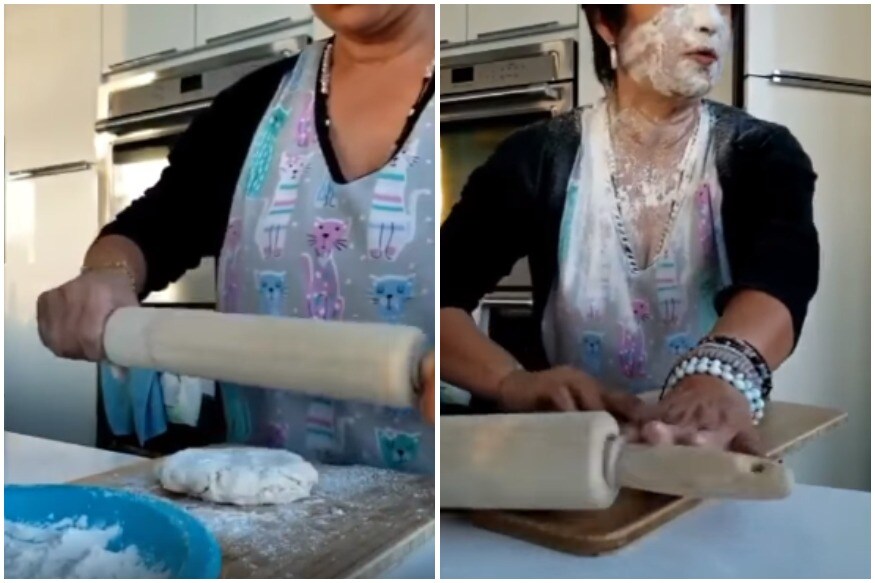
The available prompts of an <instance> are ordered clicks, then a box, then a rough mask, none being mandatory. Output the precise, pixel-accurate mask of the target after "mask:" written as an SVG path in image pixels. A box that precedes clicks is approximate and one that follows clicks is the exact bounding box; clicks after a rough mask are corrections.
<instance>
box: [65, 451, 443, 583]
mask: <svg viewBox="0 0 875 583" xmlns="http://www.w3.org/2000/svg"><path fill="white" fill-rule="evenodd" d="M155 464H156V461H155V460H149V461H145V462H143V463H136V464H133V465H131V466H127V467H123V468H120V469H117V470H114V471H112V472H107V473H104V474H98V475H95V476H89V477H87V478H84V479H81V480H77V481H76V482H75V483H79V484H90V485H99V486H107V487H113V488H121V489H125V490H129V491H132V492H138V493H142V494H151V495H154V496H159V497H161V498H165V499H167V500H170V501H172V502H174V503H175V504H178V505H179V506H181V507H182V508H184V509H185V510H187V511H188V512H190V513H191V514H193V515H194V516H196V517H197V518H199V519H200V520H201V521H203V523H204V524H205V525H206V526H207V528H209V529H210V530H211V531H212V532H213V534H214V535H215V536H216V538H217V539H218V541H219V544H220V545H221V547H222V577H223V578H233V579H241V578H246V579H248V578H258V579H290V578H300V579H321V578H335V577H343V578H353V577H356V578H372V577H376V576H377V575H380V574H381V573H383V572H385V571H386V570H388V569H390V568H392V567H393V566H395V565H396V564H398V563H399V562H400V561H401V560H402V559H404V557H406V556H407V555H408V554H410V552H412V551H413V550H415V549H416V548H417V547H419V546H421V545H422V544H423V543H425V542H426V541H428V540H429V538H431V537H432V536H433V535H434V511H435V510H434V509H435V497H434V480H433V479H432V478H431V477H424V476H413V475H409V474H401V473H398V472H391V471H387V470H379V469H375V468H365V467H359V466H346V467H341V466H319V465H316V468H317V469H318V470H319V483H318V484H317V486H316V487H315V488H314V489H313V494H312V495H311V496H310V497H309V498H306V499H304V500H299V501H297V502H293V503H292V504H284V505H279V506H262V507H250V508H244V507H236V506H224V505H218V504H212V503H209V502H201V501H197V500H193V499H190V498H187V497H184V496H178V495H175V494H172V493H169V492H165V491H164V490H163V489H162V488H161V487H160V486H159V485H158V482H157V480H156V479H155V474H154V472H155Z"/></svg>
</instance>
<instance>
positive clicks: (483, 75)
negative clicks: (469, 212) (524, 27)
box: [440, 40, 577, 291]
mask: <svg viewBox="0 0 875 583" xmlns="http://www.w3.org/2000/svg"><path fill="white" fill-rule="evenodd" d="M576 55H577V43H576V42H575V41H573V40H563V41H550V42H543V43H536V44H529V45H524V46H516V47H509V48H504V49H498V50H492V51H484V52H479V53H472V54H466V55H460V56H456V57H451V58H442V59H441V85H440V91H441V97H440V98H441V142H440V150H441V221H443V220H444V219H445V218H446V217H447V215H448V214H449V211H450V209H451V208H452V205H453V204H455V202H456V201H457V200H458V198H459V194H460V193H461V191H462V188H463V187H464V185H465V182H466V181H467V179H468V176H469V175H470V174H471V172H472V171H473V170H474V169H475V168H477V167H478V166H480V165H481V164H482V163H484V162H485V161H486V159H487V158H488V157H489V155H490V154H492V152H493V151H494V150H495V148H496V147H497V146H498V144H499V143H501V142H502V141H503V140H504V139H505V138H506V137H508V136H509V135H510V134H511V133H513V132H514V131H515V130H518V129H520V128H522V127H524V126H526V125H528V124H531V123H533V122H536V121H539V120H542V119H545V118H550V117H552V116H555V115H559V114H561V113H565V112H567V111H570V110H571V109H573V108H574V107H575V104H576V96H575V88H576V86H577V83H576V81H575V79H576V71H577V66H576ZM530 287H531V283H530V279H529V274H528V267H527V266H526V264H525V261H521V262H520V263H519V264H517V266H516V267H515V268H514V270H513V272H512V273H511V274H510V275H509V276H508V277H507V278H505V279H504V280H502V282H501V283H500V285H499V288H500V289H499V290H497V291H501V290H504V291H513V290H525V289H528V288H530Z"/></svg>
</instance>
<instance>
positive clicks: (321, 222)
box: [301, 218, 349, 320]
mask: <svg viewBox="0 0 875 583" xmlns="http://www.w3.org/2000/svg"><path fill="white" fill-rule="evenodd" d="M348 235H349V225H348V224H347V223H346V222H344V221H343V220H341V219H320V218H317V219H316V222H315V223H314V225H313V230H312V231H311V232H310V234H309V235H308V237H307V239H308V242H309V244H310V247H312V248H313V255H312V256H311V255H310V254H308V253H302V254H301V257H302V258H303V260H304V270H305V271H304V281H305V282H306V289H305V291H304V298H305V301H306V308H307V314H308V316H309V317H310V318H315V319H318V320H340V319H341V318H342V317H343V310H344V307H345V305H346V300H345V299H344V297H343V296H342V295H341V290H340V276H339V275H338V272H337V263H336V262H335V260H334V253H335V252H336V251H343V250H344V249H346V248H347V247H348V245H349V239H348Z"/></svg>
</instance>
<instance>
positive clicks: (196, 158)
mask: <svg viewBox="0 0 875 583" xmlns="http://www.w3.org/2000/svg"><path fill="white" fill-rule="evenodd" d="M297 61H298V56H297V55H296V56H292V57H289V58H286V59H282V60H280V61H277V62H276V63H272V64H270V65H267V66H266V67H263V68H261V69H259V70H257V71H255V72H253V73H251V74H249V75H247V76H246V77H244V78H243V79H241V80H240V81H239V82H237V83H236V84H235V85H233V86H232V87H230V88H228V89H226V90H225V91H223V92H222V93H220V94H219V95H218V96H217V97H216V99H215V100H214V101H213V103H212V105H211V106H210V108H209V109H207V110H206V111H204V112H203V113H202V114H200V115H199V116H198V117H197V118H195V120H194V121H193V122H192V123H191V125H190V126H189V127H188V128H187V129H186V131H185V132H184V133H183V134H182V135H181V136H180V137H179V139H178V140H177V141H176V143H175V144H174V145H173V148H172V150H171V152H170V154H169V156H168V162H169V165H168V167H167V168H165V169H164V172H163V173H162V175H161V177H160V179H159V180H158V182H156V183H155V184H154V185H153V186H152V187H151V188H149V189H147V190H146V192H145V193H144V196H142V197H140V198H138V199H136V200H135V201H134V202H133V203H132V204H131V205H130V206H128V207H127V208H126V209H124V210H123V211H122V212H120V213H119V214H118V216H117V217H116V218H115V220H113V221H112V222H111V223H109V224H108V225H106V226H105V227H104V228H103V229H102V230H101V233H100V234H101V235H112V234H115V235H121V236H124V237H126V238H128V239H130V240H132V241H133V242H134V243H136V244H137V247H139V249H140V250H141V251H142V253H143V255H144V257H145V259H146V265H147V266H148V271H147V274H146V282H145V286H144V291H143V297H145V296H146V295H148V294H149V293H151V292H153V291H158V290H161V289H163V288H165V287H167V285H169V284H170V283H172V282H174V281H176V280H177V279H179V278H180V277H181V276H182V275H183V274H184V273H185V272H186V271H187V270H189V269H193V268H194V267H196V266H197V265H198V263H200V261H201V260H202V259H203V258H204V257H218V256H219V253H220V251H221V248H222V243H223V241H224V239H225V230H226V227H227V225H228V219H229V216H230V213H231V203H232V200H233V196H234V189H235V187H236V185H237V178H238V177H239V176H240V172H241V170H242V167H243V163H244V161H245V159H246V154H247V152H248V150H249V145H250V144H251V143H252V139H253V136H254V135H255V132H256V130H257V129H258V126H259V124H260V122H261V119H262V117H263V116H264V114H265V112H266V111H267V108H268V106H269V104H270V102H271V100H272V99H273V97H274V95H275V94H276V91H277V89H278V88H279V85H280V83H281V81H282V80H283V78H284V77H285V76H286V74H287V73H288V72H289V71H292V70H293V69H294V67H295V65H296V64H297ZM317 82H318V80H317V81H315V82H314V89H315V88H316V87H315V83H317ZM315 94H316V96H315V99H314V116H315V121H316V123H315V127H316V133H317V137H318V139H319V143H320V145H322V148H321V149H322V155H323V157H324V158H325V162H326V164H327V166H328V168H329V171H330V172H331V175H332V178H334V179H335V181H336V182H337V183H339V184H343V183H345V182H347V181H346V180H344V179H343V173H342V171H341V170H340V165H339V163H338V161H337V158H336V156H335V154H334V151H333V149H332V148H331V147H330V144H331V140H330V139H329V137H328V128H327V127H326V125H325V115H326V108H325V99H324V96H322V95H321V94H320V92H319V91H316V92H315ZM433 97H434V81H432V82H431V83H429V84H428V86H427V87H426V90H425V91H424V92H423V95H422V96H421V98H420V99H419V101H418V102H417V103H416V104H415V106H414V114H413V115H412V116H411V118H410V120H409V122H408V124H407V127H405V128H404V131H403V132H402V135H401V136H399V139H398V142H397V143H398V144H403V143H404V142H405V141H406V139H407V137H408V136H409V133H410V131H411V129H412V127H413V125H414V124H415V122H416V121H417V120H418V119H419V118H420V116H421V115H422V112H423V110H424V109H425V107H426V106H427V105H428V103H429V101H430V100H431V99H432V98H433ZM325 145H328V147H325ZM395 153H397V149H396V152H395Z"/></svg>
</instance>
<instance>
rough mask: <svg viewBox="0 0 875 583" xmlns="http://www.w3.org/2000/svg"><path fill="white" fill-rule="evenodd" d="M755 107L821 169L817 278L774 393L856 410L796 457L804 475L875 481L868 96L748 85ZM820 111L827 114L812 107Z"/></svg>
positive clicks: (848, 482)
mask: <svg viewBox="0 0 875 583" xmlns="http://www.w3.org/2000/svg"><path fill="white" fill-rule="evenodd" d="M745 91H746V94H745V103H746V105H747V109H748V111H750V113H751V114H753V115H755V116H757V117H759V118H762V119H766V120H769V121H773V122H777V123H779V124H782V125H784V126H786V127H788V128H789V129H790V131H791V132H793V135H794V136H796V138H797V139H798V140H799V142H800V143H801V144H802V147H803V149H804V150H805V151H806V153H807V154H808V155H809V156H810V157H811V161H812V164H813V165H814V170H815V172H817V175H818V178H817V185H816V192H815V196H814V220H815V223H816V225H817V228H818V231H819V235H820V245H821V253H820V265H821V272H820V285H819V288H818V290H817V294H816V295H815V296H814V299H813V300H812V302H811V306H810V310H809V313H808V319H807V320H806V323H805V329H804V330H803V332H802V337H801V338H800V341H799V345H798V347H797V348H796V352H795V353H794V354H793V355H792V356H791V357H790V359H789V360H788V361H787V363H786V364H785V365H784V366H782V367H781V369H780V370H779V371H778V372H777V374H776V375H775V393H774V397H775V398H776V399H780V400H782V401H794V402H799V403H807V404H812V405H821V406H825V407H834V408H836V409H841V410H843V411H848V412H850V416H849V417H848V421H847V423H846V424H845V425H844V426H842V427H841V428H840V429H838V430H836V431H835V432H833V433H830V434H829V435H828V436H826V437H825V438H824V439H822V440H818V441H817V442H816V443H813V444H811V446H810V447H808V446H806V448H805V449H804V450H803V451H801V452H800V453H799V454H796V455H794V456H792V457H791V458H790V461H791V462H792V463H791V467H792V468H793V471H794V472H796V477H797V479H798V480H799V481H800V482H802V483H814V484H820V485H826V486H832V487H836V488H855V489H860V490H868V489H869V488H870V473H869V460H870V454H871V448H870V444H871V441H870V437H871V433H870V429H871V427H870V415H869V411H870V405H871V389H870V381H871V377H870V358H871V352H870V344H871V339H870V329H869V313H870V310H871V301H872V297H871V295H870V277H869V274H870V269H871V263H870V261H871V259H870V253H869V249H870V247H869V244H870V237H869V230H870V225H869V217H870V216H871V215H870V213H871V205H872V202H871V194H870V184H871V182H870V181H871V158H870V156H871V142H870V124H871V112H870V111H871V110H870V107H871V99H870V98H869V97H868V96H863V95H851V94H847V93H833V92H826V91H816V90H811V89H799V88H794V87H775V86H773V85H771V84H770V83H769V82H768V81H767V80H765V79H749V80H748V81H746V83H745ZM814 112H829V115H816V114H814Z"/></svg>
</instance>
